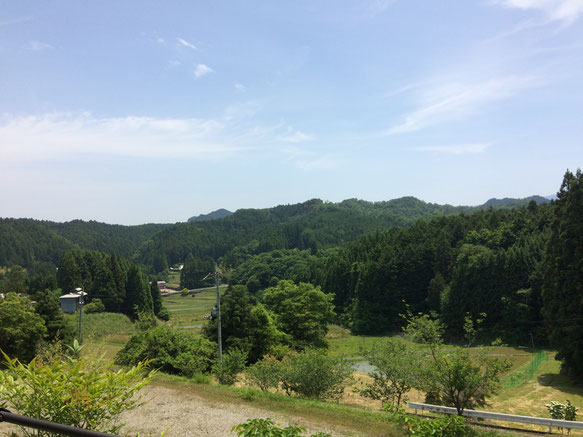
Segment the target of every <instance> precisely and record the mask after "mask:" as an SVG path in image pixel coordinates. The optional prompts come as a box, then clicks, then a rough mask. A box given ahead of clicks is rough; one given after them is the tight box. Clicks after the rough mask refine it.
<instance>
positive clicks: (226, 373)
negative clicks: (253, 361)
mask: <svg viewBox="0 0 583 437" xmlns="http://www.w3.org/2000/svg"><path fill="white" fill-rule="evenodd" d="M246 361H247V354H246V353H245V352H243V351H241V350H240V349H237V348H233V349H230V350H229V351H228V352H227V353H226V354H224V355H223V360H222V361H220V362H217V363H216V364H215V365H214V366H213V374H214V375H215V376H216V377H217V380H218V381H219V384H223V385H233V384H235V382H237V375H238V374H239V373H240V372H242V371H243V369H244V368H245V362H246Z"/></svg>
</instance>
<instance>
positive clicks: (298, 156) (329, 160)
mask: <svg viewBox="0 0 583 437" xmlns="http://www.w3.org/2000/svg"><path fill="white" fill-rule="evenodd" d="M282 154H283V156H284V161H285V162H286V163H288V164H291V165H293V166H294V167H296V168H298V169H300V170H304V171H325V170H336V169H338V168H340V167H342V166H344V164H345V160H344V159H342V158H341V157H338V156H332V155H329V154H323V155H321V154H318V153H316V152H314V151H313V150H308V149H302V148H299V147H286V148H284V149H282Z"/></svg>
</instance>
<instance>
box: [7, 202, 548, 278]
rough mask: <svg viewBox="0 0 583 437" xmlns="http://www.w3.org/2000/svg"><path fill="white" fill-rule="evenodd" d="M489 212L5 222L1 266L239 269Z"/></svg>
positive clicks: (409, 209) (387, 207)
mask: <svg viewBox="0 0 583 437" xmlns="http://www.w3.org/2000/svg"><path fill="white" fill-rule="evenodd" d="M540 199H542V200H540V201H541V202H542V201H546V199H544V198H540ZM508 200H511V201H512V206H515V207H518V206H522V205H525V204H526V203H528V199H525V200H517V199H504V200H502V201H500V202H497V203H496V204H494V205H493V207H494V208H503V207H507V205H508V204H509V202H508ZM535 200H536V201H539V198H538V197H537V199H535ZM490 202H491V201H490ZM485 207H486V206H484V205H482V206H479V207H454V206H451V205H438V204H434V203H427V202H423V201H421V200H419V199H416V198H414V197H402V198H400V199H394V200H389V201H384V202H367V201H364V200H358V199H348V200H344V201H343V202H340V203H329V202H323V201H322V200H319V199H312V200H309V201H307V202H303V203H298V204H293V205H280V206H276V207H273V208H267V209H240V210H238V211H237V212H235V213H234V214H232V215H227V216H226V217H224V218H217V214H214V215H213V213H211V214H207V215H206V217H207V218H210V216H211V215H212V218H213V220H207V221H194V222H192V223H178V224H145V225H139V226H121V225H110V224H106V223H99V222H96V221H88V222H86V221H82V220H73V221H70V222H66V223H55V222H51V221H41V220H33V219H0V266H12V265H20V266H23V267H26V268H27V269H29V271H31V273H32V272H38V273H48V272H49V271H50V270H52V269H54V267H55V266H56V265H57V264H58V261H59V258H60V257H61V255H62V254H63V252H64V251H65V250H69V249H88V250H101V251H105V252H108V253H112V254H116V255H120V256H123V257H127V258H132V259H134V260H135V261H136V262H138V263H140V264H142V265H144V266H145V267H146V268H147V269H148V270H150V271H151V272H153V273H154V272H155V273H158V272H160V271H163V270H164V269H165V268H167V266H168V265H171V264H174V263H179V262H184V261H185V260H186V258H187V257H188V256H189V255H193V256H194V257H197V258H201V259H204V258H214V259H217V258H219V257H222V258H223V261H224V262H225V263H226V264H227V265H232V266H236V265H239V264H240V263H242V262H243V261H245V260H246V259H248V258H249V256H251V255H254V254H258V253H262V252H267V251H270V250H274V249H292V248H298V249H310V250H311V251H312V252H315V251H317V250H319V249H322V248H327V247H331V246H337V245H342V244H344V243H346V242H350V241H354V240H356V239H357V238H359V237H361V236H363V235H366V234H370V233H372V232H375V231H378V230H386V229H390V228H393V227H402V226H408V225H410V224H412V223H414V222H415V221H416V220H418V219H419V218H423V217H436V216H444V215H449V214H459V213H472V212H475V211H477V210H479V209H483V208H485ZM225 211H226V210H225Z"/></svg>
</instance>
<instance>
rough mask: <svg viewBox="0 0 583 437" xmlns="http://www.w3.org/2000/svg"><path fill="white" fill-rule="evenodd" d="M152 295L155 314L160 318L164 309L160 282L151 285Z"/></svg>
mask: <svg viewBox="0 0 583 437" xmlns="http://www.w3.org/2000/svg"><path fill="white" fill-rule="evenodd" d="M150 295H151V296H152V306H153V309H154V314H156V315H157V316H158V315H160V310H161V309H162V294H161V293H160V288H159V287H158V282H157V281H156V280H155V279H154V280H153V281H152V283H151V284H150Z"/></svg>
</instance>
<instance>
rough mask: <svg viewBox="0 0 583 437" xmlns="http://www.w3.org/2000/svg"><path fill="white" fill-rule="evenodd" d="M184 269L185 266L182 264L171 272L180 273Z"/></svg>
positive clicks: (171, 268)
mask: <svg viewBox="0 0 583 437" xmlns="http://www.w3.org/2000/svg"><path fill="white" fill-rule="evenodd" d="M183 268H184V264H180V265H179V266H178V267H170V268H169V270H170V271H171V272H180V271H182V269H183Z"/></svg>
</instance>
